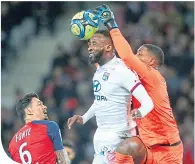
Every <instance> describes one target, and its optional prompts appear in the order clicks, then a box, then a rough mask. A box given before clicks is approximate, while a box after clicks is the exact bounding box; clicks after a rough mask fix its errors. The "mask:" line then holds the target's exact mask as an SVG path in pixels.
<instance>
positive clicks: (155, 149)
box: [143, 141, 183, 164]
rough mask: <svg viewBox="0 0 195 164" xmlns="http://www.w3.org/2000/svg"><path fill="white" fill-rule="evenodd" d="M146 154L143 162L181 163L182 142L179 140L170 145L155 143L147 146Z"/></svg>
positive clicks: (147, 163)
mask: <svg viewBox="0 0 195 164" xmlns="http://www.w3.org/2000/svg"><path fill="white" fill-rule="evenodd" d="M146 148H147V154H146V158H145V161H143V164H183V143H182V142H181V141H179V142H177V143H175V144H173V145H171V146H167V145H155V146H151V147H147V146H146Z"/></svg>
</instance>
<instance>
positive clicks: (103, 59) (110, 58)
mask: <svg viewBox="0 0 195 164" xmlns="http://www.w3.org/2000/svg"><path fill="white" fill-rule="evenodd" d="M114 56H115V54H112V55H105V57H103V58H102V59H100V61H99V62H98V64H99V65H100V66H103V65H105V64H106V63H108V62H109V61H110V60H112V59H113V58H114Z"/></svg>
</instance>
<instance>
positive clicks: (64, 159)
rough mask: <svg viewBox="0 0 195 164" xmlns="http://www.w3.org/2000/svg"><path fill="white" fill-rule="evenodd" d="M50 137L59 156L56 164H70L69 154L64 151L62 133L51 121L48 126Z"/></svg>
mask: <svg viewBox="0 0 195 164" xmlns="http://www.w3.org/2000/svg"><path fill="white" fill-rule="evenodd" d="M48 136H49V137H50V138H51V140H52V143H53V147H54V150H55V153H56V156H57V160H56V164H70V160H69V158H68V154H67V152H66V151H65V150H64V146H63V142H62V137H61V131H60V129H59V127H58V125H57V124H56V123H55V122H53V121H50V122H49V124H48Z"/></svg>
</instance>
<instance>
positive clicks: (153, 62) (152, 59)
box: [149, 58, 157, 66]
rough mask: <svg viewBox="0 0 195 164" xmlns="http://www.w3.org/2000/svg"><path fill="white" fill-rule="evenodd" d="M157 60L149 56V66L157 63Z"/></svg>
mask: <svg viewBox="0 0 195 164" xmlns="http://www.w3.org/2000/svg"><path fill="white" fill-rule="evenodd" d="M156 62H157V61H156V59H155V58H150V60H149V65H150V66H155V65H156V64H157V63H156Z"/></svg>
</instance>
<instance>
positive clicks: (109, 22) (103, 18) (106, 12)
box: [93, 4, 118, 31]
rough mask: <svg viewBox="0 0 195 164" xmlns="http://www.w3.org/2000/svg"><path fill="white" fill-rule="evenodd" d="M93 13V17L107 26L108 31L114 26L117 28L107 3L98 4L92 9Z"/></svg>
mask: <svg viewBox="0 0 195 164" xmlns="http://www.w3.org/2000/svg"><path fill="white" fill-rule="evenodd" d="M93 13H94V14H95V17H94V18H93V19H94V20H96V19H98V20H99V21H100V22H101V23H103V24H104V25H105V26H106V27H107V28H108V30H109V31H110V30H112V29H114V28H118V25H117V23H116V21H115V18H114V14H113V12H112V11H111V10H110V8H109V7H108V6H107V5H105V4H102V5H101V6H98V7H97V8H96V9H95V10H93Z"/></svg>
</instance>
